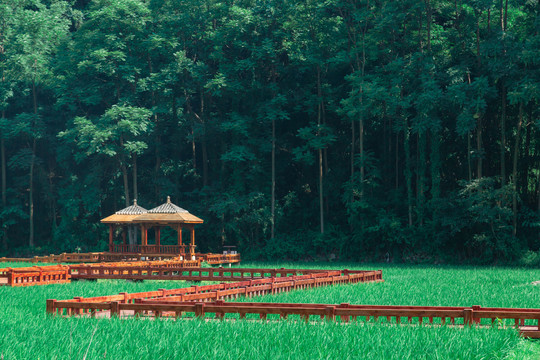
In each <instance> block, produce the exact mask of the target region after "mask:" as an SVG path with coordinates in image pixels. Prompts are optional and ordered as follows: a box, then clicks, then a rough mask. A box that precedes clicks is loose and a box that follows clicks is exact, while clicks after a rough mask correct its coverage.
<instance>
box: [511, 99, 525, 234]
mask: <svg viewBox="0 0 540 360" xmlns="http://www.w3.org/2000/svg"><path fill="white" fill-rule="evenodd" d="M522 124H523V103H519V118H518V125H517V132H516V140H515V142H514V161H513V166H512V184H513V188H514V191H513V193H512V212H513V219H512V220H513V221H512V222H513V225H514V226H513V235H514V236H516V234H517V192H518V185H517V183H518V179H517V168H518V158H519V143H520V141H521V127H522Z"/></svg>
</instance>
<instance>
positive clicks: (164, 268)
mask: <svg viewBox="0 0 540 360" xmlns="http://www.w3.org/2000/svg"><path fill="white" fill-rule="evenodd" d="M199 266H200V262H199V260H195V261H193V260H184V261H161V262H156V261H153V262H134V263H104V264H78V265H71V266H70V270H69V271H70V275H71V276H72V278H73V279H130V280H188V281H239V280H248V279H249V280H253V279H261V278H272V277H274V278H280V277H288V276H295V275H305V274H313V275H314V277H315V278H316V277H320V276H323V275H321V274H326V273H328V272H326V271H324V270H320V269H319V270H314V269H253V268H234V269H231V268H222V267H220V268H201V267H199ZM330 273H332V272H330ZM348 274H360V276H362V277H365V279H366V280H369V281H375V280H382V272H381V271H361V270H356V271H350V270H340V271H337V272H333V273H332V275H348Z"/></svg>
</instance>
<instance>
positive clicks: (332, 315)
mask: <svg viewBox="0 0 540 360" xmlns="http://www.w3.org/2000/svg"><path fill="white" fill-rule="evenodd" d="M325 313H326V315H325V317H326V320H332V321H334V320H335V319H336V307H335V306H327V307H326V309H325Z"/></svg>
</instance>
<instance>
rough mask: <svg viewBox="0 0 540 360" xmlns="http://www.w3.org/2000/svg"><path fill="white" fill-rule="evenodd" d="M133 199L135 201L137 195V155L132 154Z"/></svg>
mask: <svg viewBox="0 0 540 360" xmlns="http://www.w3.org/2000/svg"><path fill="white" fill-rule="evenodd" d="M131 156H132V158H133V199H134V200H137V197H138V196H137V194H138V193H139V191H138V188H137V153H135V152H134V153H133V154H132V155H131Z"/></svg>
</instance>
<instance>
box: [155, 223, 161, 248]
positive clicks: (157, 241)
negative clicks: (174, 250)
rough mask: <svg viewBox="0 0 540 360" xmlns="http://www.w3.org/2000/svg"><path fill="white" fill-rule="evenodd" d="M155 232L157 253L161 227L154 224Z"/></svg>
mask: <svg viewBox="0 0 540 360" xmlns="http://www.w3.org/2000/svg"><path fill="white" fill-rule="evenodd" d="M155 234H156V245H157V248H158V253H159V252H161V251H159V246H160V245H161V227H159V226H156V229H155Z"/></svg>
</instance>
